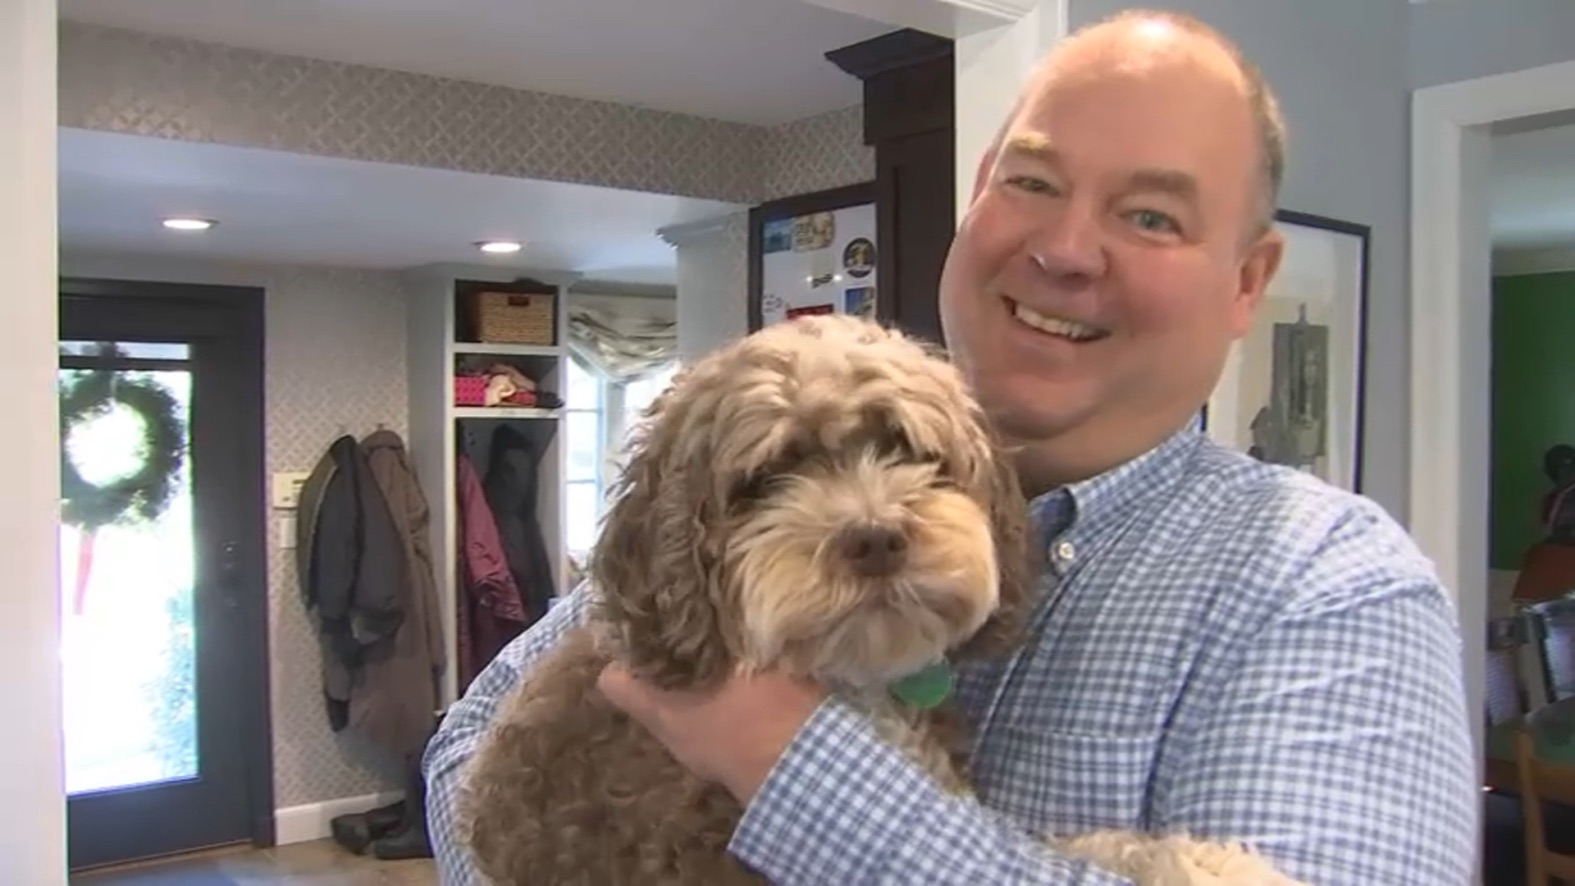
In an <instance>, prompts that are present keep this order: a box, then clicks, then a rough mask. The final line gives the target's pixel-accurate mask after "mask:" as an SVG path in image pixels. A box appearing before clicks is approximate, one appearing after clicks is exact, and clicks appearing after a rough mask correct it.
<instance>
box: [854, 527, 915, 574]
mask: <svg viewBox="0 0 1575 886" xmlns="http://www.w3.org/2000/svg"><path fill="white" fill-rule="evenodd" d="M841 549H842V556H843V557H844V558H846V559H847V561H848V563H849V564H851V565H852V566H853V568H854V570H855V571H857V572H858V573H859V574H860V575H863V576H865V577H867V578H880V577H883V576H888V575H892V574H894V573H896V572H897V570H899V569H901V568H902V564H903V561H904V560H905V559H906V558H907V554H908V537H907V536H905V535H903V534H902V532H901V531H899V530H896V529H893V528H891V527H889V526H854V527H850V528H849V529H846V530H844V531H843V533H842V538H841Z"/></svg>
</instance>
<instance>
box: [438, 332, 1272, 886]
mask: <svg viewBox="0 0 1575 886" xmlns="http://www.w3.org/2000/svg"><path fill="white" fill-rule="evenodd" d="M631 450H632V458H631V460H630V463H629V465H628V467H627V469H626V470H625V472H624V474H623V475H622V477H621V479H620V483H619V488H618V489H617V490H616V491H615V498H614V501H613V504H612V506H611V509H610V512H609V514H608V516H607V518H606V521H605V524H604V527H603V531H602V535H601V538H600V540H599V542H598V544H597V546H596V549H595V551H594V553H593V555H592V557H591V563H590V579H591V581H592V583H593V586H594V587H595V589H596V591H597V594H598V597H597V604H596V606H595V607H594V608H593V615H592V616H591V619H590V621H591V624H590V625H589V626H587V627H583V628H579V629H576V630H574V631H572V632H571V633H570V634H569V635H567V636H566V637H565V639H564V641H563V642H562V643H561V644H560V646H559V647H558V648H557V649H556V650H555V651H554V652H553V653H552V654H550V655H549V656H548V657H547V658H546V659H544V660H543V661H542V662H541V663H540V664H538V665H537V666H536V667H535V668H534V669H533V671H532V673H531V675H530V677H529V679H527V680H525V681H524V682H523V684H522V686H521V687H520V689H519V690H518V691H517V692H515V693H514V695H512V696H511V697H510V698H509V699H508V700H507V701H506V702H505V706H504V709H503V710H502V711H500V713H499V715H498V722H497V725H496V727H495V728H494V729H493V730H492V732H491V733H490V735H489V737H488V739H487V740H486V741H485V742H484V744H483V746H482V747H481V748H480V749H479V751H478V753H477V755H476V757H475V759H474V760H473V762H472V764H471V769H470V771H469V773H468V775H467V789H466V791H465V794H464V797H463V799H462V808H461V809H460V815H459V819H460V822H461V829H462V832H463V837H464V839H465V842H466V843H467V845H468V846H469V847H470V849H471V852H472V855H473V856H474V858H475V860H476V863H477V865H478V866H479V868H480V869H481V871H482V873H483V874H484V875H485V876H486V877H488V878H489V879H491V880H492V881H493V882H495V883H498V884H509V886H514V884H521V886H522V884H527V883H551V884H554V886H570V884H586V886H613V884H641V886H645V884H653V886H691V884H693V886H699V884H706V886H728V884H751V886H753V884H758V883H760V882H762V881H761V880H760V878H759V877H758V876H757V875H755V874H754V873H752V872H750V871H748V870H746V869H745V868H744V867H743V866H742V865H741V864H739V863H738V862H737V861H735V860H734V859H733V858H732V857H731V856H730V855H729V854H728V853H727V843H728V840H729V838H730V837H731V835H732V833H733V830H734V828H735V827H736V825H737V823H738V820H739V818H740V816H741V815H742V811H743V810H742V809H741V808H740V807H739V805H738V803H737V802H736V801H735V800H734V799H733V797H732V796H731V795H729V794H728V793H727V792H726V791H725V790H724V789H722V788H721V787H719V786H716V785H711V784H707V783H704V782H702V781H700V780H699V779H697V778H695V777H694V776H693V775H691V774H690V773H689V772H688V771H687V770H686V769H684V768H683V767H682V766H681V765H680V764H679V763H677V762H676V761H675V760H673V759H672V757H671V756H670V755H669V754H668V753H667V751H666V749H665V748H663V747H662V746H661V745H660V744H659V743H658V742H657V741H656V740H655V739H654V738H653V737H651V736H650V735H649V733H647V732H646V731H645V730H644V729H642V728H640V727H639V726H637V725H635V724H634V723H633V722H632V721H631V720H629V719H628V718H627V717H626V716H625V715H624V714H623V713H622V712H621V711H618V710H617V709H616V708H614V707H613V706H612V705H611V704H610V703H609V702H607V701H606V699H604V698H603V697H602V696H601V695H600V693H599V692H598V691H597V689H596V680H597V677H598V675H599V674H600V673H601V671H602V669H603V667H604V666H605V665H606V664H607V663H608V661H609V660H611V659H612V658H613V657H617V658H618V659H619V660H621V661H623V662H625V663H626V664H628V665H629V666H630V667H631V668H632V669H633V670H634V672H635V673H637V674H639V675H641V676H643V677H645V678H646V679H648V680H651V681H653V682H655V683H656V684H658V685H661V686H665V687H670V688H671V687H687V688H703V687H706V686H709V685H715V684H716V683H717V682H719V681H721V680H722V679H724V678H725V677H727V676H728V675H729V674H731V673H733V672H735V671H737V670H740V669H766V668H778V669H785V670H788V671H790V672H793V673H797V674H801V675H805V676H810V677H814V678H816V679H819V680H820V681H822V682H824V683H825V684H826V685H827V686H829V687H830V688H832V689H833V691H836V692H838V693H840V694H841V695H842V696H843V697H845V698H847V699H848V700H850V701H852V702H854V703H856V704H858V705H859V706H860V707H861V708H862V709H863V710H865V711H866V712H867V713H868V714H869V716H870V717H871V718H872V721H873V722H874V723H875V724H876V725H877V727H878V728H879V729H880V730H881V732H882V734H883V735H884V736H885V737H887V739H888V740H890V741H891V742H892V743H893V744H894V745H895V746H897V747H900V748H902V749H903V750H904V751H906V752H907V753H909V754H910V755H911V757H912V759H914V760H915V762H916V763H917V764H918V765H921V766H923V767H924V768H926V769H927V771H929V772H931V773H932V775H934V776H935V777H936V778H937V779H938V780H939V781H940V782H941V783H942V784H944V785H946V786H947V787H948V788H950V789H951V790H954V791H957V792H960V793H961V792H966V791H967V790H968V785H967V777H966V770H965V768H964V765H965V762H966V759H967V750H968V736H967V732H966V728H965V727H964V726H963V724H962V722H961V720H960V718H958V717H957V716H956V715H955V714H954V713H953V712H952V711H951V709H950V708H949V707H947V706H946V705H944V704H943V705H939V706H929V705H927V704H918V705H914V704H908V703H906V702H903V701H899V700H898V696H899V695H900V693H894V692H892V691H891V689H892V686H893V684H894V683H896V682H897V681H899V680H901V679H902V678H904V677H908V676H910V675H912V674H914V673H916V672H920V671H921V670H923V669H925V668H926V666H929V665H932V664H934V663H936V662H939V661H942V660H945V661H947V662H950V663H953V664H960V663H964V662H967V661H970V660H975V659H979V658H981V657H985V656H991V655H1004V654H1009V653H1010V652H1011V651H1012V650H1014V649H1015V648H1016V646H1017V643H1018V640H1019V638H1020V634H1019V632H1020V629H1021V628H1022V626H1023V622H1024V620H1025V616H1026V613H1027V610H1028V607H1029V606H1030V603H1031V601H1030V597H1029V594H1030V587H1031V579H1032V575H1033V570H1032V565H1033V564H1032V563H1031V562H1030V559H1029V557H1030V554H1029V553H1028V551H1029V550H1030V548H1031V546H1030V545H1029V544H1028V543H1027V539H1026V534H1027V506H1026V502H1025V501H1024V499H1023V497H1022V493H1021V492H1020V490H1019V488H1018V485H1017V479H1016V475H1015V473H1014V472H1013V470H1012V468H1011V459H1010V458H1009V457H1008V456H1007V455H1006V454H1005V452H1004V451H1003V449H1002V447H1001V445H1000V443H999V441H998V440H997V439H996V438H995V436H994V434H993V432H992V431H991V429H990V427H989V425H988V423H987V421H986V419H985V417H984V415H983V413H982V412H981V410H980V408H979V407H978V405H977V404H976V403H975V401H974V400H973V399H972V398H971V396H970V395H969V393H968V390H967V386H966V385H965V383H964V381H963V379H962V377H961V376H960V374H959V373H958V372H957V370H956V369H955V368H954V367H953V366H951V365H950V364H949V363H948V362H946V361H945V360H944V359H943V358H941V357H940V356H939V355H938V354H937V353H935V352H934V351H933V350H931V349H929V348H927V347H926V346H924V345H922V344H920V343H919V342H917V341H915V340H912V339H909V338H906V337H904V336H902V335H901V334H899V333H896V332H894V331H890V330H887V329H883V328H881V327H880V326H878V325H876V324H874V323H870V322H866V321H859V320H854V319H852V318H848V317H815V318H806V319H800V320H795V321H792V322H789V323H784V324H777V325H773V326H771V327H768V328H767V329H765V330H763V331H761V332H757V333H755V334H753V335H751V336H749V337H747V338H745V339H742V340H741V341H739V342H737V343H735V344H733V345H731V346H729V347H727V348H724V349H722V350H720V351H717V352H715V353H713V354H711V355H709V356H708V357H706V358H705V359H703V360H701V361H699V362H697V363H696V364H694V365H693V366H691V367H689V368H687V369H685V370H684V371H683V372H682V373H680V375H679V377H678V378H677V379H676V380H675V381H674V383H673V385H672V386H671V387H670V388H669V389H668V390H667V391H666V392H664V393H663V394H662V395H661V396H660V397H658V399H657V401H656V403H655V404H654V405H653V406H652V409H651V412H650V414H649V415H648V416H647V418H646V421H645V422H644V423H643V424H642V426H641V428H640V429H639V431H638V432H637V435H636V437H635V439H634V441H633V443H632V446H631ZM1096 836H1097V835H1096ZM1101 840H1103V842H1101ZM1135 845H1142V846H1155V845H1161V844H1159V843H1158V842H1157V841H1152V840H1143V839H1141V838H1137V837H1132V838H1130V839H1127V840H1125V841H1123V840H1121V839H1118V838H1110V837H1108V836H1106V837H1100V838H1099V839H1093V840H1092V842H1088V841H1085V842H1084V843H1083V844H1072V845H1070V846H1069V848H1070V849H1073V850H1077V849H1079V846H1081V850H1080V851H1082V852H1084V854H1087V855H1092V856H1098V857H1096V858H1095V860H1096V861H1109V862H1111V863H1112V864H1113V865H1117V864H1121V863H1127V864H1132V863H1141V861H1142V859H1141V858H1139V856H1138V854H1137V850H1134V849H1133V846H1135ZM1189 845H1190V844H1189ZM1147 882H1150V883H1154V884H1159V883H1166V884H1168V883H1171V882H1178V883H1189V884H1190V883H1205V882H1211V881H1207V880H1202V879H1188V880H1168V879H1167V880H1159V879H1150V880H1148V881H1147ZM1221 882H1230V883H1245V882H1267V881H1259V880H1237V879H1234V878H1233V879H1230V880H1228V881H1221Z"/></svg>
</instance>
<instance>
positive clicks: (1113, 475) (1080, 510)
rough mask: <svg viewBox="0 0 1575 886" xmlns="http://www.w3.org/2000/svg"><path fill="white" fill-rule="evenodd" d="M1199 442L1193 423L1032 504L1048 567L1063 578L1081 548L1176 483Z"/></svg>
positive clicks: (1200, 435)
mask: <svg viewBox="0 0 1575 886" xmlns="http://www.w3.org/2000/svg"><path fill="white" fill-rule="evenodd" d="M1203 439H1204V436H1203V430H1202V426H1201V423H1200V422H1199V420H1198V419H1196V418H1194V419H1193V420H1192V421H1190V422H1188V423H1187V425H1186V426H1185V427H1183V428H1182V429H1181V430H1179V431H1177V432H1176V433H1174V434H1172V435H1171V436H1170V437H1168V438H1166V439H1165V440H1164V441H1163V442H1161V443H1160V444H1159V445H1158V446H1155V447H1154V448H1153V449H1150V450H1149V451H1147V452H1145V453H1143V454H1142V455H1140V456H1138V457H1137V458H1134V459H1132V460H1131V461H1128V462H1126V463H1124V464H1120V465H1117V466H1116V467H1114V468H1111V469H1110V470H1108V471H1106V472H1104V473H1103V474H1099V475H1096V476H1094V477H1090V478H1089V479H1087V480H1082V481H1079V482H1077V483H1072V484H1069V485H1067V486H1063V487H1061V488H1059V489H1053V490H1051V491H1050V492H1047V493H1045V494H1043V495H1041V496H1039V497H1038V498H1036V499H1034V500H1033V502H1032V503H1030V506H1029V512H1030V513H1031V514H1032V515H1033V518H1034V525H1035V527H1036V531H1037V532H1038V533H1039V538H1040V539H1041V542H1042V544H1043V545H1044V549H1045V551H1046V553H1047V555H1048V557H1047V559H1048V561H1049V563H1050V565H1051V567H1052V568H1053V569H1055V570H1056V572H1057V573H1064V572H1065V570H1066V568H1067V567H1069V566H1070V565H1071V563H1072V562H1073V561H1074V560H1075V559H1077V557H1078V551H1079V549H1080V548H1087V547H1088V546H1089V544H1092V543H1093V541H1094V540H1095V539H1097V538H1098V537H1100V536H1101V535H1102V534H1103V533H1104V532H1105V530H1107V529H1108V528H1109V527H1110V526H1112V525H1113V524H1116V523H1119V522H1121V520H1122V518H1123V517H1124V516H1125V515H1127V514H1130V513H1131V509H1132V508H1133V507H1134V506H1136V505H1139V504H1141V503H1142V502H1143V501H1144V500H1145V499H1153V498H1154V497H1156V496H1160V495H1163V494H1164V493H1165V492H1166V491H1168V490H1169V489H1171V488H1172V487H1173V486H1175V485H1176V484H1177V483H1178V482H1180V480H1181V478H1182V477H1183V476H1184V475H1185V474H1186V472H1187V469H1188V466H1189V465H1190V464H1191V463H1192V457H1193V455H1194V454H1195V453H1196V452H1197V450H1198V447H1199V446H1200V445H1201V444H1202V442H1203Z"/></svg>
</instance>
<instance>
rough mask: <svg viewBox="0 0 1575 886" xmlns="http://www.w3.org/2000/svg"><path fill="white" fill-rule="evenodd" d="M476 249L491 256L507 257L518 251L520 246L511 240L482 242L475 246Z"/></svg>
mask: <svg viewBox="0 0 1575 886" xmlns="http://www.w3.org/2000/svg"><path fill="white" fill-rule="evenodd" d="M476 248H477V249H479V250H481V251H482V252H486V253H491V254H492V255H507V254H509V253H511V252H519V251H520V245H519V244H518V243H516V242H515V241H513V240H483V241H481V242H480V243H477V244H476Z"/></svg>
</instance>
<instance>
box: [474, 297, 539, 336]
mask: <svg viewBox="0 0 1575 886" xmlns="http://www.w3.org/2000/svg"><path fill="white" fill-rule="evenodd" d="M556 298H557V297H556V296H554V295H546V294H540V295H537V294H532V295H527V294H525V293H521V292H478V293H476V295H475V302H474V307H473V309H474V310H475V312H476V338H477V339H478V340H479V341H483V342H490V343H494V344H510V345H543V346H549V347H550V346H552V345H554V344H557V341H556V339H557V334H556V333H557V328H556V327H557V324H556V322H554V321H555V320H556V312H555V311H554V310H553V305H554V303H555V301H556Z"/></svg>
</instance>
